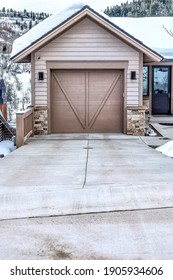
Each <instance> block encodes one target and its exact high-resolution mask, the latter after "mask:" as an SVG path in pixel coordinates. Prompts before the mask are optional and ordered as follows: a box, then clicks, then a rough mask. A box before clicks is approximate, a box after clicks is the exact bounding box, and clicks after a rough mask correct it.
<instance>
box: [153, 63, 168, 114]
mask: <svg viewBox="0 0 173 280" xmlns="http://www.w3.org/2000/svg"><path fill="white" fill-rule="evenodd" d="M155 68H168V92H169V95H170V96H169V110H168V113H160V115H162V114H163V115H170V114H171V66H170V65H153V66H152V86H151V113H152V114H154V115H157V114H158V115H159V113H154V112H153V104H154V98H153V95H154V69H155Z"/></svg>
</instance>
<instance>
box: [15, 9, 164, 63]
mask: <svg viewBox="0 0 173 280" xmlns="http://www.w3.org/2000/svg"><path fill="white" fill-rule="evenodd" d="M85 16H90V17H91V18H93V19H94V20H96V21H98V22H100V23H101V24H102V25H103V26H104V27H106V28H107V29H108V30H110V31H111V32H112V33H114V34H116V35H118V36H119V37H120V38H121V39H124V40H125V41H126V42H128V43H129V44H130V45H131V46H133V47H134V48H137V49H138V50H139V51H141V52H143V53H144V54H145V55H147V56H148V57H149V58H150V59H152V60H153V61H156V62H160V61H161V60H163V59H164V58H163V56H161V55H160V54H159V53H157V52H155V51H154V50H152V49H150V48H149V47H147V46H146V45H144V44H143V43H142V42H141V41H139V40H138V39H136V38H135V37H133V36H132V35H130V34H129V33H127V32H126V31H125V30H123V29H121V28H120V27H119V26H117V25H115V24H114V23H113V22H111V21H110V20H108V19H107V18H105V17H104V16H102V15H100V14H99V13H98V12H96V11H95V10H93V9H91V8H90V7H89V6H84V7H83V8H82V9H81V10H79V11H78V12H76V13H75V14H74V15H72V16H71V17H69V18H68V19H67V20H65V21H64V22H62V23H61V24H60V25H58V26H56V27H55V28H54V29H53V30H51V31H50V32H48V33H47V34H45V35H44V36H43V37H41V38H39V39H38V40H37V41H35V42H33V43H32V44H31V45H30V46H29V47H27V48H26V49H24V50H22V51H21V52H20V53H18V54H16V55H15V56H13V57H11V60H12V61H13V62H20V61H23V59H25V57H27V56H28V55H30V54H31V53H32V52H33V51H35V50H37V49H39V48H40V47H41V46H42V45H43V44H45V43H46V42H48V41H50V40H51V39H53V38H54V37H55V36H57V35H58V34H61V33H63V32H65V30H67V29H68V28H69V27H70V26H71V25H72V24H75V23H77V22H78V21H80V20H81V19H82V18H83V17H85Z"/></svg>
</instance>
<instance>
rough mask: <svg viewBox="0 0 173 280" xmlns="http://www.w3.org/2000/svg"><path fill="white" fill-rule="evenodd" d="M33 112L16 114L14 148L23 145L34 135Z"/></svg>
mask: <svg viewBox="0 0 173 280" xmlns="http://www.w3.org/2000/svg"><path fill="white" fill-rule="evenodd" d="M33 112H34V110H33V108H28V109H27V110H26V111H25V112H18V113H16V147H17V148H19V147H21V146H23V145H24V143H25V141H26V139H27V138H28V137H29V136H31V135H32V134H33V133H34V114H33Z"/></svg>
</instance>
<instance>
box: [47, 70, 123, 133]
mask: <svg viewBox="0 0 173 280" xmlns="http://www.w3.org/2000/svg"><path fill="white" fill-rule="evenodd" d="M122 79H123V72H122V71H120V70H87V71H84V70H67V71H65V70H63V71H53V72H52V90H51V132H52V133H56V132H57V133H58V132H122V114H123V97H122V88H123V87H122V83H123V81H122Z"/></svg>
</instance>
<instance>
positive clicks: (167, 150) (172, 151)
mask: <svg viewBox="0 0 173 280" xmlns="http://www.w3.org/2000/svg"><path fill="white" fill-rule="evenodd" d="M156 150H157V151H159V152H161V153H162V154H164V155H165V156H168V157H173V140H171V141H169V142H167V143H166V144H164V145H162V146H160V147H158V148H156Z"/></svg>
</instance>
